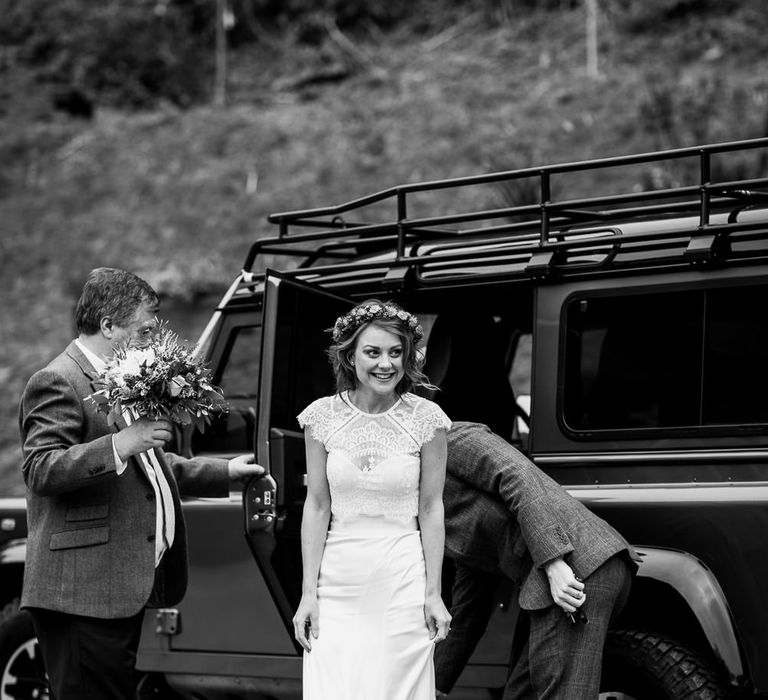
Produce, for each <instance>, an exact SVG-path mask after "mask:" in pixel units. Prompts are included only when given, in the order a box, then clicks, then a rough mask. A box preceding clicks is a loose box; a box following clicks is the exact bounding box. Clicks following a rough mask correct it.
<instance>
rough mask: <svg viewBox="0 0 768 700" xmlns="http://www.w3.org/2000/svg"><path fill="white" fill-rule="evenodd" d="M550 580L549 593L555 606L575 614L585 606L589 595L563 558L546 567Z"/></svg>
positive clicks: (549, 563) (554, 560) (551, 562)
mask: <svg viewBox="0 0 768 700" xmlns="http://www.w3.org/2000/svg"><path fill="white" fill-rule="evenodd" d="M544 569H545V570H546V572H547V578H548V579H549V592H550V593H551V594H552V600H554V601H555V605H558V606H559V607H561V608H562V609H563V610H565V612H569V613H572V612H575V611H576V609H577V608H580V607H581V606H582V605H584V601H585V600H586V599H587V594H586V593H585V592H584V584H583V583H582V582H581V581H579V580H578V579H577V578H576V575H575V574H574V573H573V569H572V568H571V567H570V566H568V564H566V563H565V562H564V561H563V559H562V558H561V557H558V558H557V559H553V560H552V561H550V562H547V563H546V564H545V565H544Z"/></svg>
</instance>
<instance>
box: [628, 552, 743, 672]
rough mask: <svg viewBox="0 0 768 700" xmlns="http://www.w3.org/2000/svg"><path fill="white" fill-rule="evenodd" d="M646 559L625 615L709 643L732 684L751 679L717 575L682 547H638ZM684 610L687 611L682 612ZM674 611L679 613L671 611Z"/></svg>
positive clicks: (700, 643) (644, 624) (684, 638)
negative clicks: (678, 548)
mask: <svg viewBox="0 0 768 700" xmlns="http://www.w3.org/2000/svg"><path fill="white" fill-rule="evenodd" d="M636 550H637V552H638V554H639V555H640V557H641V561H640V563H639V569H638V572H637V578H636V581H635V585H634V586H633V591H632V594H631V596H630V601H629V603H628V605H627V610H626V611H625V613H623V614H622V620H621V621H620V624H621V625H623V624H625V623H624V618H625V617H626V618H628V619H630V620H632V619H634V620H636V621H640V622H642V627H643V628H646V627H647V626H648V625H649V624H654V623H657V625H658V627H660V630H658V631H662V632H666V633H669V634H672V635H674V636H675V637H678V638H681V640H682V641H688V642H695V643H696V646H698V647H702V646H703V647H704V648H703V649H702V651H704V652H707V653H708V654H709V655H710V656H711V657H712V658H713V659H714V660H715V661H717V662H718V663H719V664H720V665H721V666H722V668H723V670H724V671H725V673H727V675H728V677H729V679H730V682H731V683H732V684H734V685H742V684H743V683H744V682H745V677H746V675H745V670H744V662H743V660H742V654H741V649H740V646H739V642H738V637H737V635H736V629H735V626H734V624H733V618H732V615H731V611H730V607H729V605H728V601H727V600H726V597H725V594H724V592H723V590H722V588H721V587H720V584H719V582H718V580H717V578H716V577H715V575H714V573H713V572H712V571H711V570H710V569H709V568H708V567H707V566H706V565H705V564H704V563H703V562H702V561H701V560H699V559H698V558H696V557H694V556H693V555H691V554H689V553H688V552H683V551H680V550H673V549H665V548H660V547H643V546H638V547H636ZM681 608H682V610H684V611H685V612H681ZM670 612H674V615H670V614H669V613H670Z"/></svg>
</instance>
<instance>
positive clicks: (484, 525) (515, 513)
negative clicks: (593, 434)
mask: <svg viewBox="0 0 768 700" xmlns="http://www.w3.org/2000/svg"><path fill="white" fill-rule="evenodd" d="M447 470H448V474H447V478H446V484H445V492H444V502H445V550H446V553H447V554H448V555H449V556H450V557H451V558H453V559H456V560H457V561H459V562H461V563H464V564H466V565H467V566H470V567H473V568H477V569H480V570H482V571H488V572H490V573H499V572H501V573H503V574H505V575H506V576H508V577H509V578H510V579H512V580H513V581H515V582H517V583H522V588H521V591H520V607H522V608H523V609H526V610H537V609H541V608H545V607H547V606H549V605H552V603H553V601H552V596H551V594H550V591H549V582H548V580H547V576H546V573H545V572H544V570H543V569H542V568H541V567H542V564H544V563H546V562H548V561H549V560H551V559H554V558H555V557H558V556H562V557H564V558H565V560H566V561H567V562H568V564H569V565H570V566H571V568H572V569H573V570H574V573H575V574H576V576H578V577H580V578H582V579H586V578H587V576H589V575H590V574H591V573H592V572H593V571H594V570H595V569H597V568H598V567H599V566H600V565H601V564H603V563H604V562H605V561H606V560H607V559H609V558H610V557H611V556H613V555H614V554H616V553H618V552H621V551H624V550H626V551H627V553H628V555H629V556H630V557H634V556H635V555H634V552H633V550H632V548H631V546H630V545H629V544H628V543H627V542H626V540H625V539H624V538H623V537H622V536H621V535H620V534H619V533H618V532H616V530H614V529H613V528H612V527H611V526H610V525H608V523H606V522H605V521H604V520H602V519H601V518H598V517H597V516H596V515H594V514H593V513H592V512H590V511H589V510H588V509H587V508H586V507H585V506H583V505H582V504H581V503H580V502H579V501H578V500H576V499H575V498H573V497H572V496H570V495H569V494H568V493H567V492H566V491H565V489H563V487H562V486H560V485H559V484H558V483H557V482H556V481H554V480H553V479H551V478H549V477H548V476H547V475H546V474H544V473H543V472H542V471H541V470H540V469H539V468H538V467H536V466H535V465H534V464H533V463H532V462H530V461H529V460H528V459H526V457H524V456H523V455H522V454H520V452H518V451H517V450H516V449H515V448H514V447H512V446H511V445H510V444H509V443H508V442H506V441H505V440H504V439H503V438H501V437H499V436H498V435H495V434H494V433H492V432H491V431H490V430H489V429H488V427H487V426H485V425H481V424H479V423H463V422H455V423H453V425H452V427H451V429H450V430H449V431H448V467H447Z"/></svg>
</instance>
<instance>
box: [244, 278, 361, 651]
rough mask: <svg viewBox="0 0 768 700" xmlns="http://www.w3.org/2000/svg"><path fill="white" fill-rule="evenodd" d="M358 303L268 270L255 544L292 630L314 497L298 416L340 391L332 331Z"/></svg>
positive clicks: (252, 517)
mask: <svg viewBox="0 0 768 700" xmlns="http://www.w3.org/2000/svg"><path fill="white" fill-rule="evenodd" d="M351 305H352V302H351V301H350V300H348V299H345V298H343V297H341V296H338V295H335V294H332V293H330V292H327V291H325V290H322V289H320V288H319V287H316V286H313V285H309V284H306V283H303V282H299V281H297V280H295V279H291V277H290V276H289V275H284V274H279V273H276V272H268V274H267V277H266V282H265V294H264V314H263V340H262V353H261V358H262V363H261V374H260V380H259V403H258V418H257V428H256V457H257V461H258V462H259V464H261V465H262V466H263V467H264V468H265V469H266V470H267V473H266V474H265V475H264V477H263V478H260V479H257V480H255V481H254V482H253V483H252V484H250V485H249V487H248V488H247V490H246V493H245V497H244V503H245V529H246V537H247V539H248V543H249V545H250V547H251V551H252V552H253V555H254V557H255V559H256V563H257V564H258V567H259V570H260V572H261V574H262V576H263V577H264V580H265V582H266V583H267V586H268V587H269V589H270V593H271V595H272V597H273V600H274V601H275V604H276V606H277V608H278V610H279V611H280V614H281V616H282V618H283V621H284V623H285V626H286V630H287V632H288V633H289V634H290V635H291V637H292V635H293V631H292V630H293V626H292V622H291V619H292V617H293V612H294V610H295V609H296V606H297V605H298V602H299V598H300V595H301V541H300V527H301V516H302V509H303V506H304V499H305V497H306V463H305V453H304V435H303V432H301V429H300V427H299V425H298V423H297V421H296V416H297V415H298V414H299V413H300V412H301V410H302V409H303V408H304V407H305V406H307V405H308V404H309V403H311V402H312V401H313V400H315V399H317V398H319V397H321V396H324V395H327V394H330V393H333V390H334V382H333V375H332V372H331V367H330V364H329V362H328V359H327V355H326V353H325V349H326V347H327V346H328V342H329V340H330V336H329V334H328V333H327V332H326V330H327V329H328V328H330V327H331V326H333V323H334V321H335V319H336V318H337V316H339V315H341V314H342V313H345V312H346V311H347V310H349V308H350V306H351Z"/></svg>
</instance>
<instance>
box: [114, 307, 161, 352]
mask: <svg viewBox="0 0 768 700" xmlns="http://www.w3.org/2000/svg"><path fill="white" fill-rule="evenodd" d="M156 326H157V306H154V305H152V306H150V305H149V304H147V303H146V302H142V303H141V305H140V306H139V307H138V308H137V309H136V311H134V312H133V316H131V318H130V319H129V320H128V322H127V323H126V324H125V326H118V325H113V326H112V331H113V335H112V347H118V346H120V345H127V346H129V347H133V348H144V347H146V346H147V345H149V342H150V340H151V339H152V334H153V333H154V331H155V327H156Z"/></svg>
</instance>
